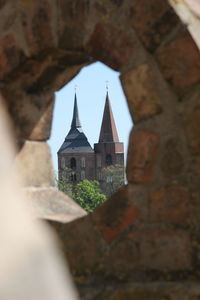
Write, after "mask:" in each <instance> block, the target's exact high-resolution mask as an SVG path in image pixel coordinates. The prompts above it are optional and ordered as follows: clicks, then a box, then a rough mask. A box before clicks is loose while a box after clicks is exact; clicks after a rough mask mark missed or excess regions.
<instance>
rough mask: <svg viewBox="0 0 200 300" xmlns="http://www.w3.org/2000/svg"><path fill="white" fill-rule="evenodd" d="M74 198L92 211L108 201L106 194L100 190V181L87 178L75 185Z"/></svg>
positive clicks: (87, 209)
mask: <svg viewBox="0 0 200 300" xmlns="http://www.w3.org/2000/svg"><path fill="white" fill-rule="evenodd" d="M74 199H75V200H76V202H77V203H78V204H79V205H80V206H82V207H83V208H84V209H85V210H86V211H88V212H92V211H93V210H94V209H95V208H96V207H97V206H99V205H101V204H102V203H103V202H105V201H106V196H105V195H104V194H102V193H101V192H100V188H99V182H98V181H96V180H93V181H89V180H87V179H85V180H83V181H81V182H80V183H78V184H77V185H76V186H75V192H74Z"/></svg>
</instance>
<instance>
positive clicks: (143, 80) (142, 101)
mask: <svg viewBox="0 0 200 300" xmlns="http://www.w3.org/2000/svg"><path fill="white" fill-rule="evenodd" d="M121 80H122V84H123V88H124V91H125V94H126V96H127V100H128V104H129V108H130V111H131V114H132V116H133V119H134V122H138V121H141V120H143V119H147V118H149V117H152V116H154V115H156V114H159V113H161V112H162V107H161V101H160V100H161V96H160V91H159V88H158V84H157V74H155V72H154V71H153V69H152V67H150V66H149V65H148V64H142V65H140V66H139V67H138V68H136V69H133V70H129V71H128V72H126V73H124V74H122V76H121ZM144 86H145V89H144Z"/></svg>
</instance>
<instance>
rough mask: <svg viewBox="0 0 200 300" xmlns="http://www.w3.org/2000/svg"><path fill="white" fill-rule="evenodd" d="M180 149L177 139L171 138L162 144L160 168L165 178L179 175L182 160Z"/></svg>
mask: <svg viewBox="0 0 200 300" xmlns="http://www.w3.org/2000/svg"><path fill="white" fill-rule="evenodd" d="M181 147H182V145H181V143H180V141H179V138H178V137H177V138H171V139H169V140H167V141H166V143H165V144H164V147H163V151H162V158H161V162H160V168H161V170H162V172H163V174H164V175H165V177H166V178H169V177H171V176H176V175H179V174H181V172H182V170H183V167H184V158H183V154H182V153H181V151H182V149H181Z"/></svg>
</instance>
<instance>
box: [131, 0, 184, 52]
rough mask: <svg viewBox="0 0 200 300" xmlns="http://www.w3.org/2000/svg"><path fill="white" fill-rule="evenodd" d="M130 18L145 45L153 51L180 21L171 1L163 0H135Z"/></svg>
mask: <svg viewBox="0 0 200 300" xmlns="http://www.w3.org/2000/svg"><path fill="white" fill-rule="evenodd" d="M129 18H130V23H131V25H132V26H133V28H134V29H135V31H136V33H137V35H138V36H139V38H140V39H141V41H142V42H143V44H144V46H145V47H146V48H147V49H148V50H149V51H151V52H154V51H155V49H156V48H157V47H158V46H159V45H160V44H161V43H162V42H163V40H164V39H165V38H166V37H167V35H168V34H169V33H170V32H171V31H172V30H173V29H174V28H175V27H176V25H177V24H178V23H179V22H180V21H179V19H178V17H177V15H176V14H175V13H174V11H173V9H172V8H171V6H170V5H169V3H168V2H167V1H163V0H133V1H132V5H131V8H130V12H129Z"/></svg>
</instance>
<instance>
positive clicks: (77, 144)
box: [57, 92, 124, 184]
mask: <svg viewBox="0 0 200 300" xmlns="http://www.w3.org/2000/svg"><path fill="white" fill-rule="evenodd" d="M57 155H58V171H59V177H66V176H69V178H68V179H69V180H70V181H71V182H72V183H73V184H76V183H78V182H80V181H82V180H84V179H88V180H98V181H99V182H100V183H101V184H103V183H106V181H107V180H111V181H112V178H109V179H108V178H104V172H103V170H104V169H105V168H106V167H108V166H120V169H121V172H122V176H123V178H124V145H123V143H121V142H119V138H118V133H117V128H116V125H115V120H114V116H113V113H112V108H111V104H110V100H109V95H108V92H107V95H106V102H105V107H104V113H103V119H102V124H101V130H100V136H99V141H98V143H96V144H94V149H93V148H92V147H91V145H90V143H89V142H88V139H87V137H86V135H85V134H84V132H83V130H82V127H81V123H80V119H79V112H78V105H77V97H76V94H75V98H74V111H73V117H72V122H71V129H70V130H69V133H68V134H67V136H66V138H65V140H64V142H63V144H62V146H61V147H60V149H59V151H58V153H57Z"/></svg>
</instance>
